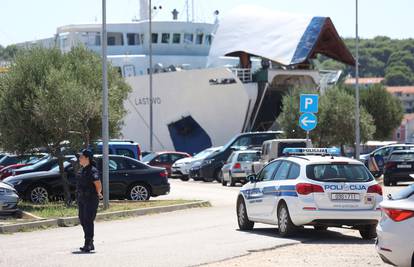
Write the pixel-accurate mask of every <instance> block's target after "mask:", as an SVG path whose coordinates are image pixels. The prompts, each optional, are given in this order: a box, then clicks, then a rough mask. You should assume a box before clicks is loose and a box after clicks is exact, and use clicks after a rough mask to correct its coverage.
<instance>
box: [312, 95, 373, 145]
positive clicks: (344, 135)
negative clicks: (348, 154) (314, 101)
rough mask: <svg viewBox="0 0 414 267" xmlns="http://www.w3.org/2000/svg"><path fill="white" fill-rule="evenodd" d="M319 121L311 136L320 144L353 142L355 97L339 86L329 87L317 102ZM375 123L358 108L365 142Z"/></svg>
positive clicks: (371, 133) (361, 134) (351, 143)
mask: <svg viewBox="0 0 414 267" xmlns="http://www.w3.org/2000/svg"><path fill="white" fill-rule="evenodd" d="M318 116H319V122H318V126H317V128H316V129H315V131H314V133H313V136H314V139H315V140H318V143H319V145H320V146H335V145H337V146H340V147H341V148H342V151H344V150H343V148H344V146H345V145H352V146H354V144H355V98H354V97H353V96H352V95H350V94H348V93H347V92H346V91H345V90H343V89H342V88H339V87H333V88H331V89H329V90H328V91H327V92H326V93H325V94H324V95H323V96H322V97H321V98H320V102H319V114H318ZM374 132H375V125H374V121H373V118H372V116H371V115H370V114H369V113H368V112H367V111H366V110H365V109H364V108H363V107H361V109H360V136H361V141H362V142H366V141H368V140H370V139H371V138H372V135H373V133H374Z"/></svg>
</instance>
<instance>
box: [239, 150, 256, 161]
mask: <svg viewBox="0 0 414 267" xmlns="http://www.w3.org/2000/svg"><path fill="white" fill-rule="evenodd" d="M259 159H260V156H259V155H258V154H257V153H255V152H252V153H240V154H239V156H238V157H237V161H258V160H259Z"/></svg>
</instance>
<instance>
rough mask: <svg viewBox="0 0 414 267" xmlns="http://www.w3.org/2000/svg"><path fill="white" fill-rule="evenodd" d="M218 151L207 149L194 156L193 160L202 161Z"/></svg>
mask: <svg viewBox="0 0 414 267" xmlns="http://www.w3.org/2000/svg"><path fill="white" fill-rule="evenodd" d="M218 150H219V149H217V148H207V149H205V150H203V151H201V152H199V153H197V154H196V155H194V157H193V159H203V158H206V157H208V156H209V155H211V154H213V153H214V152H216V151H218Z"/></svg>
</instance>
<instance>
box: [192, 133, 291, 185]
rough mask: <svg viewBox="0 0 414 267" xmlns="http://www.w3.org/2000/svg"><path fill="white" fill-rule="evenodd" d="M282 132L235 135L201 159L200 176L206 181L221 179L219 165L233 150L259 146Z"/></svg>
mask: <svg viewBox="0 0 414 267" xmlns="http://www.w3.org/2000/svg"><path fill="white" fill-rule="evenodd" d="M282 134H283V132H282V131H268V132H249V133H241V134H238V135H236V136H235V137H233V138H232V139H231V140H230V141H229V142H228V143H227V144H226V145H224V146H223V148H222V149H220V150H219V151H217V152H215V153H213V154H211V155H210V156H208V157H207V158H206V159H204V160H203V162H202V163H201V166H200V177H202V179H203V180H204V181H206V182H212V181H214V180H217V181H221V179H220V177H219V174H220V171H221V167H223V165H224V162H226V161H227V159H228V158H229V156H230V154H231V153H232V152H233V151H235V150H240V149H243V148H245V149H248V148H250V149H251V148H255V147H261V146H262V144H263V142H264V141H267V140H271V139H278V138H280V136H281V135H282Z"/></svg>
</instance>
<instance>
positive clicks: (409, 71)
mask: <svg viewBox="0 0 414 267" xmlns="http://www.w3.org/2000/svg"><path fill="white" fill-rule="evenodd" d="M344 41H345V44H346V46H347V47H348V49H349V50H350V51H351V53H352V54H354V55H355V39H354V38H347V39H344ZM359 51H360V53H359V54H360V59H359V61H360V62H359V65H360V69H359V71H360V76H361V77H384V76H385V77H386V80H385V84H387V85H390V86H395V85H412V84H414V77H413V73H414V40H413V39H405V40H393V39H390V38H388V37H384V36H378V37H375V38H373V39H361V40H360V45H359ZM315 65H316V67H317V68H318V69H338V70H343V71H344V75H345V76H347V75H351V76H354V75H355V68H354V67H352V66H346V65H344V64H340V63H337V62H335V61H334V60H332V59H328V58H326V57H324V56H319V57H318V59H317V60H315Z"/></svg>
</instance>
